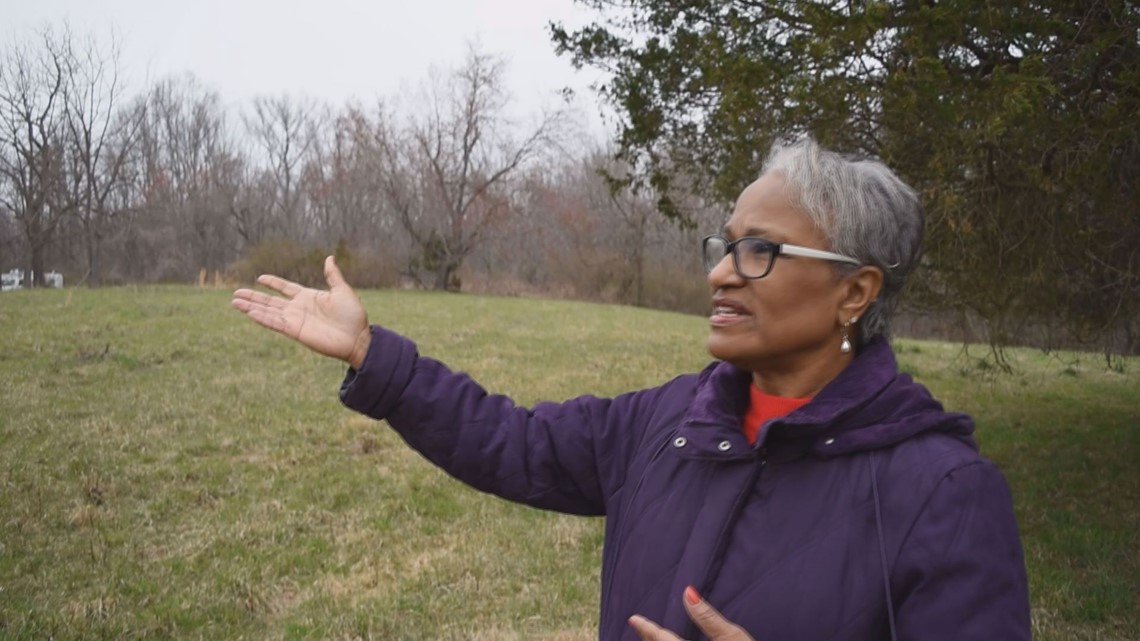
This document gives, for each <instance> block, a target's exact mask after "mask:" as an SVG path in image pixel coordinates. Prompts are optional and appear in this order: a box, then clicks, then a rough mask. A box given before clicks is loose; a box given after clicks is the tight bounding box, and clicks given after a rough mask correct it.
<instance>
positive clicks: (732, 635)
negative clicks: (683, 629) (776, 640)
mask: <svg viewBox="0 0 1140 641" xmlns="http://www.w3.org/2000/svg"><path fill="white" fill-rule="evenodd" d="M681 601H682V602H683V603H684V604H685V612H687V613H688V614H689V618H690V619H692V620H693V623H696V624H697V627H698V628H700V629H701V632H703V633H704V634H705V636H706V637H708V638H709V641H753V640H752V637H751V635H749V634H748V633H747V632H745V630H744V628H742V627H740V626H738V625H736V624H735V623H733V622H731V621H729V620H728V619H726V618H724V615H722V614H721V613H720V612H717V610H716V608H714V607H712V606H711V605H709V603H708V601H705V600H704V599H702V598H701V595H699V594H697V591H696V590H695V589H693V588H692V587H691V586H690V587H687V588H685V597H684V598H683V599H681ZM629 625H630V626H632V627H633V629H634V630H635V631H636V632H637V635H638V636H640V637H641V641H683V639H681V637H679V636H677V635H676V634H673V633H672V632H670V631H669V630H666V629H665V628H663V627H661V626H659V625H657V624H656V623H654V622H652V621H650V620H649V619H646V618H645V617H643V616H641V615H639V614H635V615H633V616H632V617H630V618H629Z"/></svg>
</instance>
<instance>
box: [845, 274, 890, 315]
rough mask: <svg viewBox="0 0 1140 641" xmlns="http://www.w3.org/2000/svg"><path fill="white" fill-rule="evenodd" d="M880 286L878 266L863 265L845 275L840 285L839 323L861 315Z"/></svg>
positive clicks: (875, 295) (877, 295)
mask: <svg viewBox="0 0 1140 641" xmlns="http://www.w3.org/2000/svg"><path fill="white" fill-rule="evenodd" d="M882 286H883V272H882V271H881V270H879V268H878V267H870V266H866V265H865V266H863V267H860V268H859V269H856V270H855V271H853V272H851V273H850V274H848V275H847V276H845V277H844V278H843V281H842V283H841V286H840V299H839V310H838V312H839V318H838V319H836V320H838V321H839V324H840V325H843V324H844V323H847V322H848V321H850V320H851V319H852V318H858V317H862V316H863V313H864V312H866V311H867V308H868V307H870V306H871V303H872V302H874V300H875V299H876V298H878V297H879V289H881V288H882Z"/></svg>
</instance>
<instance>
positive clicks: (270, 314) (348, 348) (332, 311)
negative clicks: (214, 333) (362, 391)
mask: <svg viewBox="0 0 1140 641" xmlns="http://www.w3.org/2000/svg"><path fill="white" fill-rule="evenodd" d="M325 281H326V282H327V283H328V286H329V288H328V290H327V291H325V290H319V289H313V288H310V287H302V286H301V285H298V284H297V283H294V282H292V281H288V280H285V279H284V278H279V277H277V276H270V275H267V274H266V275H262V276H258V277H257V282H258V284H260V285H262V286H264V287H267V288H269V289H272V290H273V291H275V292H277V293H278V294H281V296H270V295H268V294H263V293H261V292H257V291H254V290H252V289H239V290H237V291H235V292H234V298H233V301H231V303H230V304H231V305H232V306H233V307H234V308H235V309H237V310H238V311H240V312H242V313H244V314H245V315H246V316H248V317H249V318H250V319H251V320H253V321H254V322H255V323H257V324H258V325H261V326H262V327H266V328H269V329H271V330H273V331H275V332H278V333H280V334H284V335H285V336H288V337H289V338H292V339H293V340H295V341H297V342H298V343H300V344H302V345H304V346H305V347H308V348H309V349H311V350H313V351H314V352H317V353H319V354H323V355H325V356H331V357H333V358H337V359H340V360H342V361H345V362H346V363H348V364H349V365H351V366H352V367H354V368H357V369H359V368H360V365H361V364H362V363H363V362H364V355H365V354H367V353H368V346H369V344H370V342H371V340H372V334H371V332H369V330H368V315H367V313H365V311H364V306H363V305H361V304H360V299H359V298H357V297H356V292H354V291H352V288H351V287H349V286H348V283H346V282H345V280H344V276H343V275H342V274H341V273H340V269H338V268H337V266H336V261H335V260H334V259H333V257H332V256H329V257H328V258H326V259H325Z"/></svg>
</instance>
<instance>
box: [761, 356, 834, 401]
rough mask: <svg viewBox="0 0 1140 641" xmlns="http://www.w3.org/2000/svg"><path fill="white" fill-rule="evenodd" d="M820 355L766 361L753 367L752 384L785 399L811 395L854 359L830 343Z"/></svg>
mask: <svg viewBox="0 0 1140 641" xmlns="http://www.w3.org/2000/svg"><path fill="white" fill-rule="evenodd" d="M828 347H830V349H826V350H825V351H824V353H822V354H811V355H809V356H801V357H799V358H796V359H795V362H786V363H765V364H762V365H760V366H758V367H756V368H754V369H753V370H752V384H753V385H755V386H756V388H757V389H759V390H760V391H761V392H764V393H765V394H771V395H772V396H783V397H787V398H806V397H814V396H815V395H816V394H818V393H819V391H820V390H822V389H823V388H824V387H826V386H827V384H828V383H830V382H831V381H832V380H834V379H835V377H836V376H839V373H840V372H842V371H843V370H844V368H846V367H847V366H848V365H849V364H850V363H851V361H852V360H854V358H855V354H854V352H852V353H850V354H842V353H840V352H839V350H838V349H837V348H836V347H835V345H829V346H828Z"/></svg>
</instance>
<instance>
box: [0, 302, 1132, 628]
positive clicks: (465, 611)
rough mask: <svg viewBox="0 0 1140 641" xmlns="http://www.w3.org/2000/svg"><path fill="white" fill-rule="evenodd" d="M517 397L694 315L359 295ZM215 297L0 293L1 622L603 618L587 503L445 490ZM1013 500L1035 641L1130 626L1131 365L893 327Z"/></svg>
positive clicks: (643, 374)
mask: <svg viewBox="0 0 1140 641" xmlns="http://www.w3.org/2000/svg"><path fill="white" fill-rule="evenodd" d="M362 298H363V299H364V302H365V304H366V306H367V307H368V310H369V313H370V317H371V319H372V320H373V321H374V322H378V323H382V324H385V325H387V326H389V327H391V328H393V329H395V330H397V331H401V332H403V333H405V334H406V335H408V336H410V337H412V338H413V339H415V340H416V341H417V342H418V343H419V346H420V351H421V352H422V353H424V354H426V355H430V356H434V357H437V358H440V359H441V360H443V361H445V362H447V363H449V364H450V365H452V366H453V367H455V368H456V369H461V370H465V371H467V372H470V373H471V374H472V375H473V376H474V377H475V378H476V379H477V380H479V381H481V382H482V383H484V385H485V386H486V387H488V388H489V389H491V390H493V391H497V392H503V393H506V394H509V395H512V396H513V397H514V398H515V399H516V400H517V401H519V402H521V403H527V404H529V403H533V402H535V401H538V400H558V399H564V398H568V397H571V396H575V395H578V394H583V393H592V394H597V395H611V394H616V393H619V392H622V391H626V390H630V389H634V388H638V387H643V386H648V385H653V384H656V383H660V382H663V381H665V380H667V379H669V378H671V377H672V376H674V375H676V374H678V373H682V372H687V371H692V370H695V369H697V368H699V367H701V366H703V365H704V364H705V363H706V361H707V356H706V354H705V352H704V346H703V343H704V336H705V322H704V320H703V319H701V318H696V317H690V316H682V315H678V314H670V313H663V312H654V311H647V310H639V309H630V308H622V307H611V306H601V305H592V304H584V303H569V302H555V301H541V300H524V299H499V298H481V297H473V296H458V295H444V294H432V293H409V292H363V293H362ZM228 301H229V292H227V291H221V290H202V289H191V288H178V287H169V288H122V289H111V290H95V291H87V290H54V291H21V292H6V293H4V294H2V295H0V638H4V639H43V638H49V637H51V638H55V639H80V638H83V639H92V638H111V639H126V638H130V639H143V638H187V639H189V638H195V639H196V638H204V639H238V638H244V639H385V640H389V639H391V640H394V639H424V640H428V639H432V640H434V639H473V640H487V641H490V640H515V639H518V640H524V639H525V640H527V641H531V640H535V639H548V640H560V641H577V640H586V639H592V638H594V635H595V625H596V617H597V591H598V587H597V583H598V571H599V564H600V548H601V532H602V529H601V522H600V521H599V520H597V519H582V518H573V517H564V516H560V515H554V514H548V513H543V512H538V511H535V510H530V509H527V508H522V507H517V506H513V505H509V504H507V503H505V502H503V501H500V500H497V499H494V498H491V497H487V496H484V495H481V494H478V493H476V492H473V491H471V490H468V489H466V488H464V487H462V486H460V485H459V484H458V483H456V482H455V481H452V480H451V479H450V478H448V477H446V476H445V475H444V474H442V473H441V472H439V471H437V470H435V469H434V468H432V467H431V466H430V465H428V464H427V463H426V462H424V461H423V460H422V459H421V458H420V457H419V456H418V455H417V454H415V453H413V452H411V451H409V450H408V449H407V448H406V447H405V446H404V445H403V444H402V442H401V441H400V440H399V438H398V437H396V436H394V435H393V434H391V433H390V432H389V431H388V430H387V429H386V428H385V427H384V426H383V425H382V424H380V423H375V422H372V421H370V420H368V419H366V418H363V417H360V416H357V415H355V414H353V413H351V412H349V411H347V410H345V409H343V408H342V407H341V406H340V404H339V402H338V401H337V398H336V390H337V388H338V386H339V383H340V380H341V376H342V374H343V368H342V367H341V366H339V365H338V364H336V363H334V362H331V361H327V360H325V359H322V358H320V357H318V356H316V355H313V354H311V353H308V352H305V351H303V349H302V348H299V347H297V346H295V345H293V344H291V343H290V342H288V341H286V340H285V339H282V338H280V337H277V336H274V335H271V334H270V333H268V332H265V331H263V330H260V329H259V328H257V327H255V326H253V325H252V324H251V323H249V322H248V321H246V320H245V319H243V318H242V317H241V315H240V314H238V313H237V312H234V311H232V310H230V309H229V308H228ZM896 352H897V353H898V355H899V359H900V362H901V364H902V366H903V367H904V369H906V370H908V371H910V372H911V373H913V374H914V375H915V376H916V378H918V379H919V380H920V381H922V382H924V383H925V384H926V385H927V386H929V387H930V388H931V389H932V390H933V391H934V393H935V395H936V396H938V397H939V398H941V399H942V400H943V402H944V403H945V404H946V405H947V406H948V408H950V409H953V410H959V411H965V412H969V413H971V414H973V415H974V417H975V418H976V419H977V421H978V423H979V426H980V430H979V434H978V436H979V440H980V441H981V444H982V449H983V452H984V453H985V454H986V455H987V456H988V457H989V458H991V459H993V460H995V461H996V462H997V463H998V464H999V465H1000V466H1001V467H1002V468H1003V469H1004V470H1005V472H1006V474H1007V476H1008V477H1009V480H1010V484H1011V486H1012V488H1013V491H1014V496H1015V500H1016V501H1017V510H1018V517H1019V522H1020V524H1021V528H1022V532H1023V538H1024V544H1025V550H1026V556H1027V561H1028V564H1029V573H1030V582H1031V590H1032V598H1033V615H1034V625H1035V628H1036V631H1035V632H1036V635H1037V636H1036V638H1037V639H1039V640H1046V641H1049V640H1061V639H1101V640H1105V641H1117V640H1120V641H1123V640H1124V639H1136V638H1140V508H1138V507H1137V505H1138V499H1140V360H1137V359H1133V360H1125V361H1122V362H1121V365H1120V366H1119V367H1118V368H1116V369H1107V368H1106V367H1105V364H1104V360H1103V358H1101V357H1099V356H1097V355H1076V354H1054V355H1044V354H1041V353H1040V352H1036V351H1028V350H1026V351H1020V350H1014V351H1012V352H1011V359H1012V362H1013V364H1014V366H1015V373H1013V374H997V373H995V372H994V371H993V370H992V369H989V368H987V367H986V366H985V365H984V362H982V361H979V359H978V357H979V356H982V355H983V354H984V349H983V348H974V349H973V350H964V349H963V348H962V347H961V346H959V345H952V344H940V343H931V342H914V341H906V340H900V341H896Z"/></svg>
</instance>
